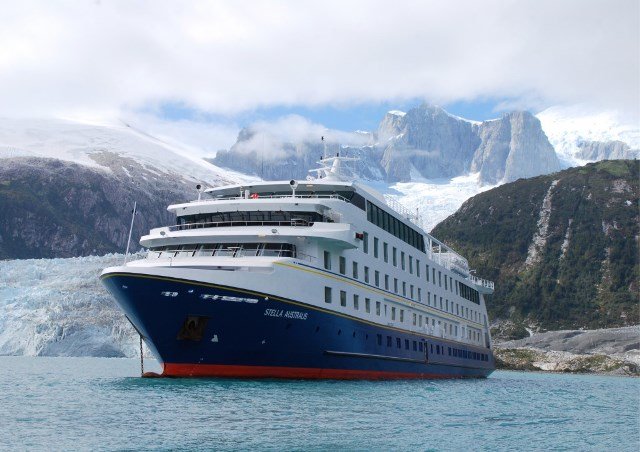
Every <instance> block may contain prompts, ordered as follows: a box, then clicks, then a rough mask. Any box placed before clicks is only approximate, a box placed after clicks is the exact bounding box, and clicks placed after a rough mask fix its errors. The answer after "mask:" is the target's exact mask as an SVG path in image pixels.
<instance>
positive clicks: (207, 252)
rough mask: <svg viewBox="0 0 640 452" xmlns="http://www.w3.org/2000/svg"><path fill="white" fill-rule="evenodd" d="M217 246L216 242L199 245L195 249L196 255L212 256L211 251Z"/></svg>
mask: <svg viewBox="0 0 640 452" xmlns="http://www.w3.org/2000/svg"><path fill="white" fill-rule="evenodd" d="M217 246H218V245H217V244H205V245H200V246H199V247H198V251H196V256H213V252H214V251H215V249H216V247H217Z"/></svg>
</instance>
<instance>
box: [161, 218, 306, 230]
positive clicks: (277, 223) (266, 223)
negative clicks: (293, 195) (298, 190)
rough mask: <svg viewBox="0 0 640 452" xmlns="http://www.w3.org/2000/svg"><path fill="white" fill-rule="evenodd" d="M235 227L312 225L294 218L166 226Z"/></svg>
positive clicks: (182, 228)
mask: <svg viewBox="0 0 640 452" xmlns="http://www.w3.org/2000/svg"><path fill="white" fill-rule="evenodd" d="M231 226H233V227H235V226H294V227H308V226H313V221H307V220H304V219H302V218H294V219H291V220H286V221H277V220H263V221H259V220H254V221H244V220H235V221H205V222H199V223H185V224H176V225H174V226H167V228H168V229H169V230H170V231H184V230H189V229H203V228H220V227H231Z"/></svg>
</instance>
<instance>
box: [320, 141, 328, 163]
mask: <svg viewBox="0 0 640 452" xmlns="http://www.w3.org/2000/svg"><path fill="white" fill-rule="evenodd" d="M320 140H322V159H323V160H324V159H326V158H327V142H326V141H324V135H323V136H321V137H320Z"/></svg>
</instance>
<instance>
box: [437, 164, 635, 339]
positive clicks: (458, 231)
mask: <svg viewBox="0 0 640 452" xmlns="http://www.w3.org/2000/svg"><path fill="white" fill-rule="evenodd" d="M639 178H640V162H638V161H637V160H634V161H628V160H618V161H603V162H598V163H594V164H589V165H586V166H584V167H579V168H571V169H568V170H565V171H562V172H559V173H554V174H550V175H546V176H540V177H536V178H532V179H523V180H518V181H516V182H513V183H510V184H505V185H502V186H500V187H498V188H495V189H493V190H490V191H487V192H484V193H481V194H479V195H477V196H475V197H473V198H471V199H469V200H468V201H466V202H465V203H464V204H463V205H462V207H461V208H460V209H459V210H458V212H456V213H455V214H454V215H452V216H450V217H449V218H447V219H446V220H445V221H443V222H442V223H440V224H439V225H438V226H437V227H436V228H435V229H434V230H433V234H434V236H436V237H438V238H439V239H441V240H444V241H445V242H447V243H448V244H450V245H452V246H453V247H454V248H455V249H457V250H459V251H460V252H461V253H462V254H463V255H465V256H466V257H467V258H468V259H469V263H470V265H471V266H472V268H476V269H479V276H482V277H484V278H487V279H492V280H494V281H496V291H495V294H494V295H493V296H492V297H491V299H490V301H489V303H488V308H489V313H490V315H491V316H492V318H493V319H505V320H507V319H508V320H511V321H514V322H516V323H526V324H528V325H536V326H538V327H540V328H541V329H560V328H583V327H589V328H603V327H615V326H623V325H631V324H637V323H638V322H639V300H638V290H639V283H638V280H639V276H640V269H639V265H638V236H639V226H638V224H639V220H640V215H639V208H638V206H639V200H640V187H639ZM545 199H546V204H545ZM543 204H545V206H546V207H548V210H547V212H546V213H545V212H544V211H545V209H544V208H543ZM536 240H537V244H536V243H534V242H535V241H536Z"/></svg>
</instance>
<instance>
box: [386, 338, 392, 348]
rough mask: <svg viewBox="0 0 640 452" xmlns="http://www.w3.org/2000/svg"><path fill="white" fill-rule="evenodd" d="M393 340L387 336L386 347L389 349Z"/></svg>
mask: <svg viewBox="0 0 640 452" xmlns="http://www.w3.org/2000/svg"><path fill="white" fill-rule="evenodd" d="M392 340H393V339H391V336H387V347H391V344H392V343H393V342H392Z"/></svg>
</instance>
